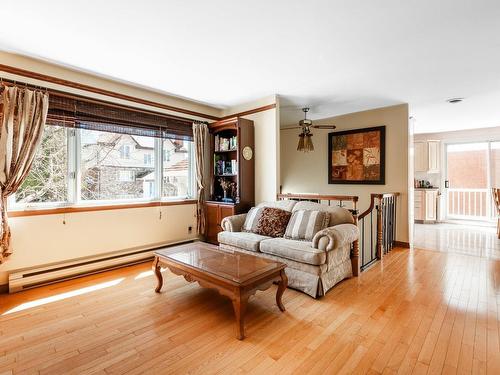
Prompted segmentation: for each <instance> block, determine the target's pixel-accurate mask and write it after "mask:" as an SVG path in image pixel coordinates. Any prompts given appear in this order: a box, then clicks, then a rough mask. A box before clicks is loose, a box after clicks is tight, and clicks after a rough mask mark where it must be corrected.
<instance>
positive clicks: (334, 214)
mask: <svg viewBox="0 0 500 375" xmlns="http://www.w3.org/2000/svg"><path fill="white" fill-rule="evenodd" d="M298 210H309V211H323V212H328V213H329V214H330V223H329V224H328V225H330V226H331V227H333V226H335V225H339V224H354V217H353V216H352V214H351V213H350V212H349V210H347V209H345V208H343V207H337V206H327V205H325V204H320V203H315V202H308V201H301V202H297V204H296V205H295V206H293V209H292V212H294V211H298Z"/></svg>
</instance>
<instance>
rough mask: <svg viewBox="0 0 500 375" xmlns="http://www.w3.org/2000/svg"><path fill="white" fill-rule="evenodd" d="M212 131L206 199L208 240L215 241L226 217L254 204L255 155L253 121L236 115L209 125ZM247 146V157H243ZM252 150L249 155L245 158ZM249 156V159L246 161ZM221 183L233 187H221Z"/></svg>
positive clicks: (246, 209)
mask: <svg viewBox="0 0 500 375" xmlns="http://www.w3.org/2000/svg"><path fill="white" fill-rule="evenodd" d="M209 129H210V133H211V135H212V136H211V137H210V138H211V147H210V151H211V166H210V167H211V186H210V200H209V201H208V202H207V225H206V227H207V232H206V238H207V241H208V242H211V243H217V234H218V233H219V232H220V231H222V227H221V226H220V223H221V221H222V219H223V218H224V217H226V216H230V215H236V214H239V213H243V212H247V211H248V210H249V209H250V208H251V207H252V206H253V205H254V196H255V186H254V185H255V162H254V160H255V155H254V124H253V121H250V120H247V119H243V118H239V117H235V118H231V119H227V120H223V121H217V122H214V123H212V124H210V126H209ZM245 149H246V155H247V158H245V157H244V156H243V153H244V151H243V150H245ZM249 149H250V150H251V154H252V157H251V158H248V155H249V152H248V150H249ZM247 159H248V160H247ZM224 182H226V183H228V184H230V185H231V186H232V188H231V189H226V194H224V189H223V187H222V185H223V184H224Z"/></svg>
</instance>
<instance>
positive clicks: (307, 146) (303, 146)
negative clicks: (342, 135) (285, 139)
mask: <svg viewBox="0 0 500 375" xmlns="http://www.w3.org/2000/svg"><path fill="white" fill-rule="evenodd" d="M309 110H310V108H309V107H304V108H302V112H304V119H303V120H300V121H299V125H298V126H290V127H286V128H281V130H290V129H292V130H293V129H300V134H299V144H298V145H297V151H303V152H309V151H314V145H313V142H312V139H311V137H312V135H313V134H312V133H311V129H312V128H314V129H332V130H333V129H335V128H336V126H335V125H313V123H312V121H311V120H310V119H308V118H307V112H309Z"/></svg>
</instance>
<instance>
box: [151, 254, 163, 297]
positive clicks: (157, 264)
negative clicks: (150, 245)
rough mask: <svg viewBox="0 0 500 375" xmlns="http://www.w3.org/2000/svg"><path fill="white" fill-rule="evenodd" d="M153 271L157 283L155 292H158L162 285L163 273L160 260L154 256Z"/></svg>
mask: <svg viewBox="0 0 500 375" xmlns="http://www.w3.org/2000/svg"><path fill="white" fill-rule="evenodd" d="M153 271H154V272H155V275H156V279H157V281H158V284H157V285H156V289H155V292H156V293H160V290H161V287H162V286H163V275H162V274H161V267H160V260H159V259H158V257H155V260H154V261H153Z"/></svg>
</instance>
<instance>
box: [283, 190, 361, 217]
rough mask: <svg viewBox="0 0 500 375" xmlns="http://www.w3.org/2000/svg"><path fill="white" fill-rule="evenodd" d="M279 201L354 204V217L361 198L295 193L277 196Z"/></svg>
mask: <svg viewBox="0 0 500 375" xmlns="http://www.w3.org/2000/svg"><path fill="white" fill-rule="evenodd" d="M277 199H278V200H284V199H298V200H315V201H318V202H321V201H328V202H331V201H337V202H339V203H340V205H341V206H342V203H343V202H352V206H353V207H352V210H351V212H352V213H353V215H356V214H357V204H358V200H359V197H358V196H356V195H323V194H300V193H299V194H293V193H287V194H278V195H277Z"/></svg>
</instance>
